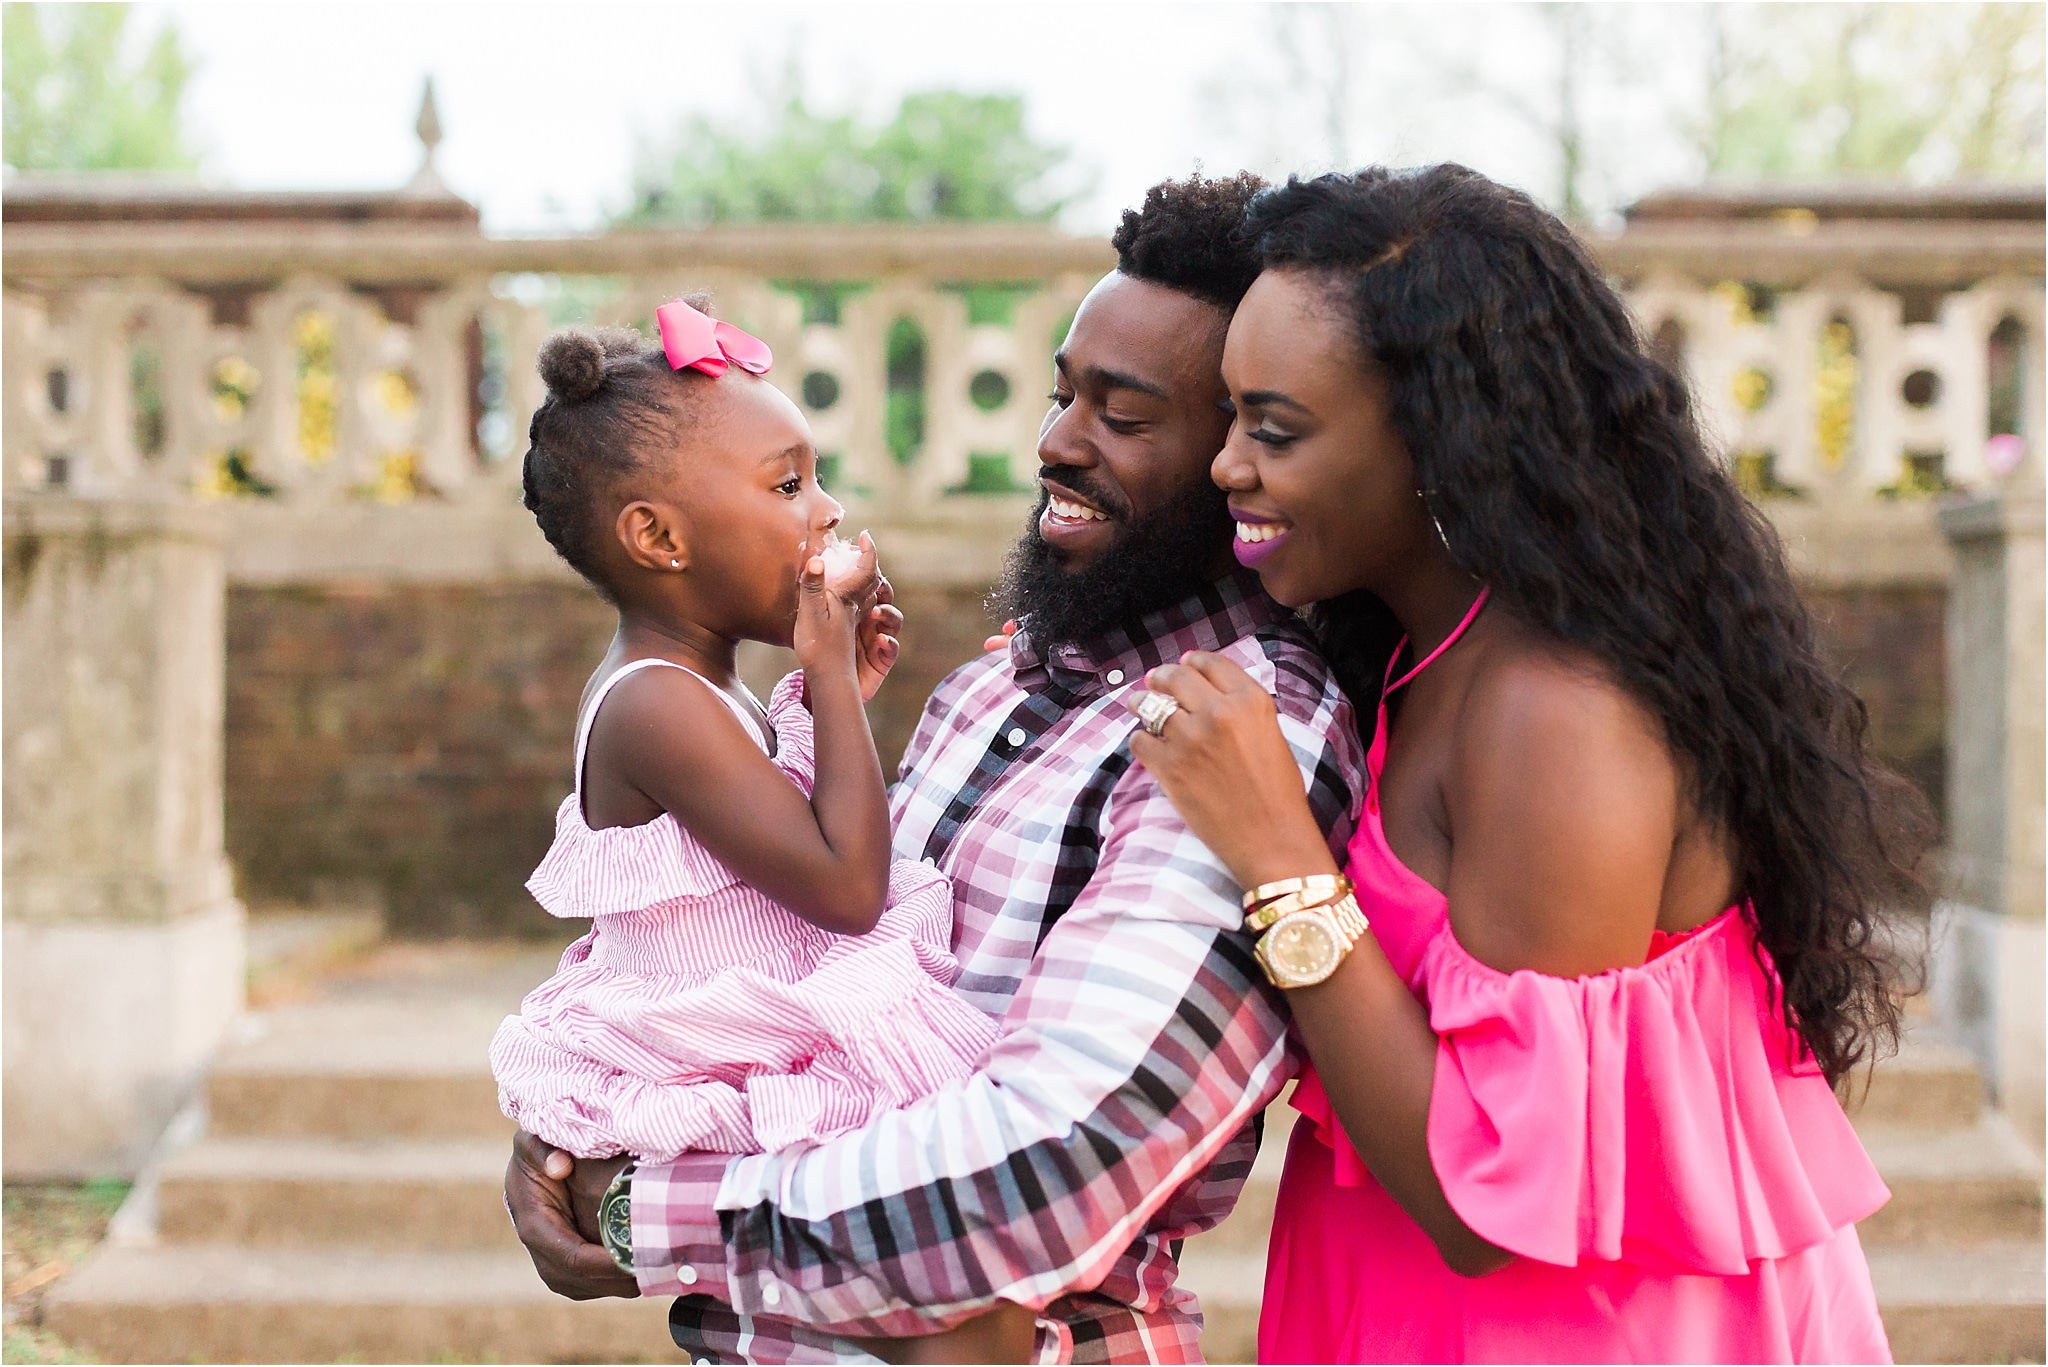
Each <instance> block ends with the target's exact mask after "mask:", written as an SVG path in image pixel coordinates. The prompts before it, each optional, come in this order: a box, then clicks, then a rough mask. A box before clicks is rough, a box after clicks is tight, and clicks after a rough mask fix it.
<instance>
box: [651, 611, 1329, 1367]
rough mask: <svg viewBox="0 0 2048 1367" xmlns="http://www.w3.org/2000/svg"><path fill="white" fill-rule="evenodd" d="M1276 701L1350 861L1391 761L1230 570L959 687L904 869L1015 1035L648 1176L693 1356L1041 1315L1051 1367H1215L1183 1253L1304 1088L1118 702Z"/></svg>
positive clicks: (839, 1355)
mask: <svg viewBox="0 0 2048 1367" xmlns="http://www.w3.org/2000/svg"><path fill="white" fill-rule="evenodd" d="M1195 649H1201V650H1213V651H1218V652H1220V653H1222V654H1224V655H1226V656H1228V657H1230V658H1231V659H1234V660H1236V661H1237V662H1238V663H1239V664H1241V665H1243V666H1245V667H1246V668H1247V669H1249V670H1250V671H1251V672H1252V673H1253V675H1254V676H1255V677H1256V678H1258V679H1259V681H1260V682H1261V683H1263V684H1264V685H1265V686H1266V687H1267V688H1268V689H1269V690H1271V691H1272V692H1273V693H1274V695H1275V697H1276V698H1277V700H1278V703H1279V712H1280V717H1281V725H1282V727H1283V729H1284V730H1285V732H1286V735H1287V739H1288V741H1289V743H1290V745H1291V746H1292V748H1293V750H1294V752H1295V756H1296V759H1297V760H1298V761H1299V763H1300V764H1301V768H1302V773H1303V777H1304V782H1305V784H1306V786H1307V787H1308V790H1309V794H1310V801H1311V805H1312V807H1313V808H1314V810H1315V812H1316V815H1317V818H1318V820H1320V821H1321V822H1322V823H1323V825H1324V826H1325V827H1326V828H1327V829H1328V830H1329V832H1330V835H1331V845H1332V848H1333V850H1334V849H1341V848H1342V846H1343V844H1344V842H1345V841H1346V839H1347V838H1348V837H1349V834H1350V827H1351V824H1352V822H1353V820H1355V818H1356V816H1357V802H1358V797H1359V794H1360V792H1361V791H1362V784H1361V782H1360V776H1361V774H1362V772H1363V758H1362V756H1361V754H1360V751H1359V745H1358V736H1357V730H1356V727H1355V726H1354V725H1353V723H1352V718H1351V715H1350V709H1349V706H1348V704H1347V703H1346V702H1345V701H1344V699H1343V696H1342V694H1341V693H1340V692H1339V691H1338V689H1337V686H1336V684H1335V682H1334V681H1333V680H1332V678H1331V677H1330V673H1329V670H1328V668H1327V667H1326V666H1325V665H1324V663H1323V662H1322V660H1321V659H1320V658H1319V657H1318V656H1317V655H1316V653H1315V651H1314V649H1313V647H1312V645H1311V643H1310V641H1309V638H1308V635H1307V633H1306V631H1305V630H1304V629H1303V628H1302V627H1301V625H1300V624H1299V623H1298V622H1297V621H1296V620H1295V619H1294V618H1293V617H1292V616H1291V615H1290V614H1288V613H1287V612H1286V611H1285V610H1284V609H1282V608H1280V607H1279V606H1278V605H1276V604H1275V603H1273V602H1272V601H1271V600H1270V599H1268V598H1266V597H1265V596H1264V594H1263V593H1261V592H1260V591H1259V589H1258V587H1257V579H1256V578H1255V577H1254V576H1251V575H1249V574H1242V573H1240V574H1233V575H1231V576H1230V577H1228V578H1226V579H1223V580H1220V581H1218V582H1217V583H1215V584H1212V585H1209V586H1208V587H1206V588H1204V589H1203V590H1202V591H1201V592H1200V593H1198V594H1196V595H1194V596H1192V597H1191V598H1189V599H1187V600H1186V601H1184V602H1182V603H1179V604H1177V605H1175V606H1174V607H1172V608H1169V609H1167V610H1165V611H1163V612H1160V613H1157V614H1155V615H1154V616H1152V617H1150V618H1148V619H1147V620H1146V621H1145V623H1144V624H1143V625H1142V628H1141V630H1140V631H1139V632H1138V633H1137V634H1135V635H1125V634H1123V633H1116V634H1113V635H1111V636H1110V637H1108V638H1105V639H1104V640H1101V641H1097V642H1094V643H1092V644H1090V645H1088V646H1084V647H1065V648H1062V649H1060V650H1058V651H1056V652H1054V653H1053V654H1052V655H1051V656H1049V657H1048V656H1046V655H1042V654H1041V653H1040V652H1039V650H1038V648H1037V647H1036V646H1035V645H1034V644H1033V643H1032V641H1031V640H1030V636H1029V632H1028V630H1027V631H1026V632H1023V633H1020V634H1019V635H1018V636H1017V637H1016V639H1015V640H1014V641H1013V642H1012V643H1011V647H1010V651H1009V653H1008V655H1007V656H1005V655H1002V654H995V655H989V656H984V657H983V658H981V659H979V660H975V661H973V662H971V663H969V664H967V665H965V666H964V667H962V668H961V669H959V670H956V671H955V672H954V673H953V674H952V675H951V676H949V677H948V678H947V679H946V680H945V682H943V683H942V684H940V685H939V688H938V690H937V691H936V692H935V693H934V694H933V695H932V699H931V702H930V703H929V704H928V705H927V707H926V709H925V712H924V717H923V720H922V721H921V722H920V724H919V726H918V730H917V733H916V736H915V737H914V738H913V740H912V741H911V745H910V748H909V751H908V752H907V754H906V756H905V759H904V764H903V771H902V782H901V783H900V784H899V785H898V786H897V788H896V790H895V793H894V797H893V802H892V808H893V816H894V818H895V830H896V852H897V854H898V856H899V857H903V858H912V859H918V858H921V859H924V860H926V861H927V862H930V863H932V864H934V865H935V866H936V867H937V868H938V869H939V870H940V871H941V872H943V873H945V874H947V875H948V876H949V877H951V878H952V880H953V887H954V904H955V916H956V922H955V927H954V946H955V951H956V953H957V954H958V956H959V958H960V962H961V965H962V973H961V977H960V979H959V982H958V983H957V984H956V989H957V990H958V991H959V992H960V994H961V995H962V996H964V997H965V998H966V999H967V1000H968V1001H970V1002H972V1003H973V1004H974V1005H976V1006H977V1007H979V1008H981V1009H982V1010H983V1011H985V1012H987V1013H989V1014H990V1015H991V1016H996V1017H999V1018H1000V1019H1001V1022H1002V1025H1001V1035H1000V1037H999V1038H998V1040H997V1041H996V1043H995V1044H994V1045H993V1046H992V1047H991V1049H990V1051H989V1053H988V1055H987V1056H986V1057H985V1059H984V1060H983V1061H982V1063H981V1066H980V1068H979V1070H978V1071H977V1072H976V1073H975V1074H974V1075H973V1076H971V1077H969V1078H967V1079H965V1080H964V1081H962V1082H957V1083H954V1084H952V1085H950V1086H948V1087H947V1088H945V1089H944V1090H942V1091H939V1092H937V1093H934V1094H933V1095H931V1096H927V1097H924V1098H922V1099H921V1100H919V1101H918V1102H916V1103H915V1104H913V1105H911V1106H909V1107H907V1108H905V1109H903V1110H901V1111H897V1112H892V1113H890V1114H888V1115H885V1116H882V1117H880V1118H879V1119H877V1120H876V1121H875V1122H874V1123H872V1124H870V1125H868V1126H866V1127H865V1128H863V1129H860V1130H856V1131H854V1132H852V1133H850V1134H846V1135H843V1136H840V1137H838V1138H835V1139H832V1140H829V1141H827V1142H824V1143H820V1144H813V1145H804V1146H799V1147H798V1148H795V1149H790V1150H785V1151H783V1152H779V1153H769V1154H757V1155H747V1156H742V1157H738V1158H734V1157H730V1156H728V1155H724V1154H687V1155H685V1156H684V1157H682V1158H681V1159H679V1160H677V1161H676V1162H674V1163H670V1164H664V1165H658V1166H656V1165H650V1166H646V1167H642V1168H641V1169H640V1170H639V1174H638V1176H637V1177H636V1178H635V1180H634V1189H633V1243H634V1257H635V1261H636V1263H637V1266H638V1268H639V1281H640V1285H641V1288H642V1290H643V1291H645V1292H646V1293H648V1294H650V1295H661V1294H666V1295H676V1296H679V1297H681V1299H679V1300H678V1301H677V1302H676V1303H675V1305H674V1307H673V1309H672V1310H671V1312H670V1317H669V1318H670V1328H671V1331H672V1332H673V1334H674V1336H675V1340H676V1342H677V1344H678V1345H680V1346H681V1347H682V1348H684V1349H685V1350H686V1351H688V1352H689V1353H690V1354H691V1356H692V1357H693V1358H698V1359H716V1360H725V1361H731V1360H751V1361H757V1362H826V1361H846V1360H849V1359H863V1360H864V1355H862V1354H861V1353H860V1352H859V1350H857V1349H855V1348H854V1347H853V1346H852V1345H850V1344H847V1343H844V1342H843V1341H840V1340H837V1339H835V1338H834V1337H833V1334H834V1332H837V1333H841V1334H855V1335H896V1334H909V1333H915V1332H918V1331H920V1330H924V1331H928V1330H930V1329H931V1328H932V1327H934V1326H935V1325H945V1324H951V1323H955V1322H958V1321H959V1320H962V1319H965V1318H967V1317H969V1316H971V1315H973V1314H975V1313H977V1312H979V1311H981V1310H984V1309H986V1308H988V1307H989V1306H990V1305H991V1304H992V1303H993V1302H995V1301H996V1300H998V1299H1004V1300H1010V1301H1015V1302H1019V1303H1021V1304H1025V1305H1029V1306H1032V1307H1034V1308H1035V1309H1037V1310H1038V1311H1039V1312H1040V1319H1039V1344H1038V1349H1039V1355H1040V1360H1042V1361H1062V1362H1064V1361H1072V1362H1142V1361H1151V1362H1192V1361H1199V1360H1200V1346H1199V1336H1200V1333H1201V1322H1202V1321H1201V1312H1200V1308H1199V1307H1198V1305H1197V1304H1196V1302H1195V1298H1194V1297H1193V1295H1191V1294H1190V1293H1188V1292H1186V1291H1184V1290H1182V1289H1180V1288H1178V1287H1176V1286H1175V1285H1174V1278H1175V1275H1176V1272H1177V1268H1176V1266H1175V1257H1176V1253H1177V1250H1178V1242H1179V1240H1181V1239H1182V1238H1185V1237H1186V1236H1188V1235H1191V1234H1195V1233H1198V1232H1200V1231H1202V1230H1205V1229H1208V1228H1210V1227H1211V1226H1213V1225H1214V1224H1216V1223H1217V1222H1218V1221H1219V1220H1221V1219H1222V1218H1223V1217H1224V1216H1225V1215H1226V1214H1228V1213H1229V1211H1230V1208H1231V1206H1232V1205H1233V1204H1235V1202H1236V1200H1237V1194H1238V1190H1239V1188H1240V1187H1241V1186H1242V1185H1243V1182H1244V1178H1245V1175H1246V1173H1247V1172H1249V1170H1250V1167H1251V1161H1252V1157H1253V1155H1254V1154H1255V1152H1256V1151H1257V1146H1258V1137H1257V1135H1258V1125H1257V1122H1258V1117H1259V1115H1260V1112H1261V1111H1262V1110H1263V1109H1264V1108H1265V1106H1266V1104H1267V1103H1268V1102H1269V1101H1271V1100H1272V1099H1273V1097H1274V1096H1275V1095H1276V1094H1277V1093H1278V1092H1279V1090H1280V1088H1281V1086H1282V1085H1283V1084H1284V1083H1285V1082H1286V1081H1287V1079H1288V1078H1289V1077H1290V1076H1291V1075H1292V1073H1293V1071H1294V1068H1295V1066H1296V1060H1295V1059H1294V1057H1293V1056H1292V1054H1291V1053H1290V1050H1289V1046H1288V1042H1287V1030H1286V1017H1285V1013H1284V1009H1283V1007H1282V1005H1281V1003H1280V1001H1279V997H1278V993H1276V992H1274V991H1273V990H1272V989H1271V988H1270V987H1269V986H1267V984H1266V983H1265V980H1264V978H1263V977H1262V976H1261V975H1260V973H1259V972H1258V970H1257V966H1256V965H1255V964H1254V962H1253V960H1252V955H1251V944H1250V939H1249V937H1248V936H1247V935H1246V934H1245V933H1244V932H1243V931H1242V930H1241V929H1240V916H1239V912H1238V906H1237V893H1238V889H1237V887H1236V885H1235V884H1234V883H1233V882H1232V881H1231V879H1230V876H1229V874H1228V873H1226V872H1225V871H1224V869H1223V868H1222V866H1221V865H1220V864H1219V863H1218V862H1217V860H1216V858H1215V856H1214V855H1213V854H1211V853H1210V852H1209V850H1208V848H1207V847H1206V846H1204V845H1203V844H1202V843H1201V842H1200V841H1198V840H1196V839H1195V838H1194V837H1193V836H1192V835H1191V834H1189V832H1188V830H1187V828H1186V827H1185V826H1184V825H1183V824H1182V823H1181V821H1180V819H1179V817H1178V815H1177V814H1176V813H1175V812H1174V810H1173V808H1172V805H1171V804H1170V803H1168V802H1167V800H1166V798H1165V796H1164V795H1163V794H1162V793H1161V792H1160V790H1159V787H1158V784H1157V783H1156V782H1155V781H1153V779H1152V778H1151V776H1150V775H1148V774H1147V773H1146V772H1145V771H1144V769H1143V768H1141V767H1139V766H1136V765H1134V764H1133V763H1132V762H1131V759H1130V750H1129V745H1128V740H1129V737H1130V734H1131V732H1132V730H1133V729H1134V728H1135V725H1136V722H1135V720H1134V719H1133V718H1132V716H1131V715H1130V713H1129V712H1127V711H1126V710H1125V709H1124V707H1123V706H1122V705H1121V703H1120V701H1119V699H1120V698H1121V697H1122V696H1123V695H1124V694H1125V693H1126V692H1127V691H1128V690H1129V689H1131V688H1133V687H1136V686H1138V684H1139V683H1140V681H1141V680H1142V679H1143V677H1144V673H1145V671H1146V670H1147V669H1149V668H1150V667H1152V666H1153V665H1156V664H1160V663H1162V662H1165V661H1168V660H1172V659H1177V658H1178V657H1179V655H1180V654H1181V652H1182V651H1185V650H1195Z"/></svg>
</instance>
